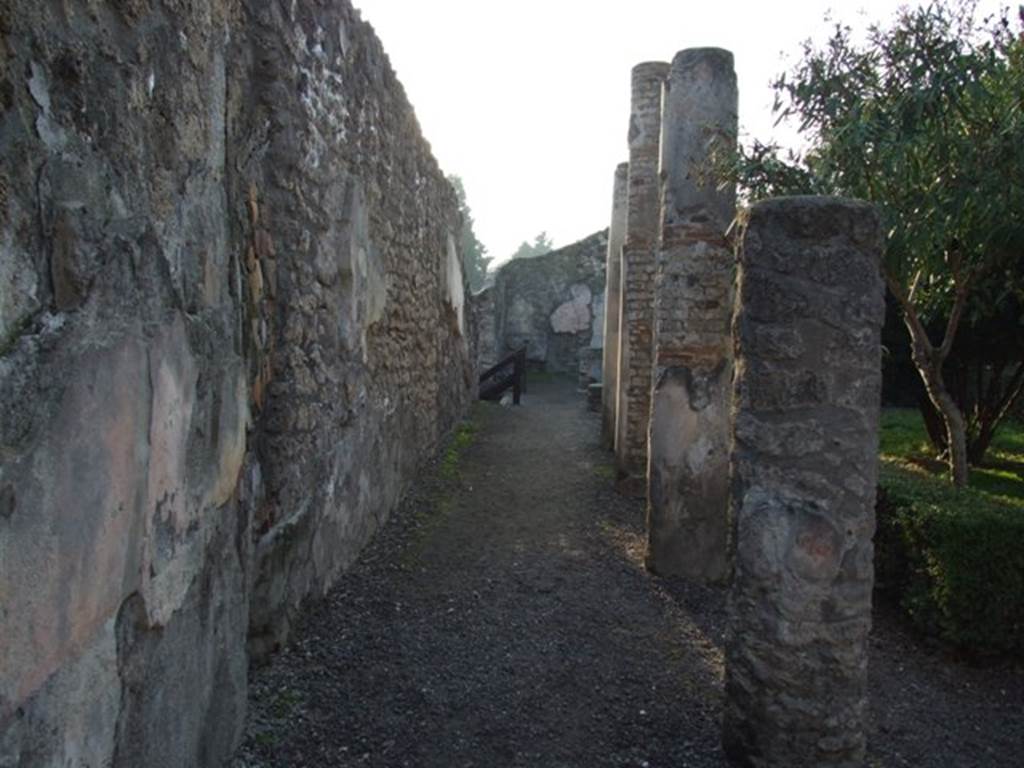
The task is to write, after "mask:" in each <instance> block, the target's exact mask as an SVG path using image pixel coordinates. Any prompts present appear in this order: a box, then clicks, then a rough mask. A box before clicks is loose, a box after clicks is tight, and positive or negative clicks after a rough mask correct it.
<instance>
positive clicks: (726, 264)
mask: <svg viewBox="0 0 1024 768" xmlns="http://www.w3.org/2000/svg"><path fill="white" fill-rule="evenodd" d="M737 98H738V97H737V92H736V73H735V71H734V70H733V58H732V54H731V53H729V52H728V51H723V50H721V49H720V48H693V49H690V50H685V51H680V52H679V53H678V54H676V57H675V58H674V59H673V61H672V69H671V71H670V72H669V76H668V80H667V81H666V83H665V90H664V97H663V105H662V115H661V173H660V177H661V180H662V188H661V241H660V244H659V250H658V259H657V268H656V274H655V282H654V285H655V290H654V374H653V375H654V382H653V390H652V392H651V419H650V442H649V452H650V456H649V460H648V473H647V479H648V494H647V498H648V502H647V536H648V539H647V567H648V568H650V569H651V570H652V571H655V572H657V573H662V574H672V575H677V576H686V577H689V578H693V579H699V580H707V581H720V580H723V579H725V578H726V577H727V576H728V574H729V560H728V540H729V524H728V518H729V515H728V511H729V401H730V397H731V395H732V391H731V377H732V359H731V358H732V355H731V350H732V339H731V337H730V335H729V324H730V322H731V320H732V296H733V291H732V280H733V264H734V261H735V258H734V255H733V251H732V248H730V247H729V245H728V243H727V242H726V236H725V233H726V231H727V230H728V229H729V225H730V224H731V223H732V219H733V216H734V215H735V210H736V192H735V189H734V188H733V187H732V186H729V187H726V188H720V187H719V186H718V184H717V181H716V178H715V175H714V173H713V169H712V167H711V164H712V161H713V153H714V152H715V151H716V150H717V151H724V152H731V151H732V149H733V147H735V144H736V121H737V117H736V113H737Z"/></svg>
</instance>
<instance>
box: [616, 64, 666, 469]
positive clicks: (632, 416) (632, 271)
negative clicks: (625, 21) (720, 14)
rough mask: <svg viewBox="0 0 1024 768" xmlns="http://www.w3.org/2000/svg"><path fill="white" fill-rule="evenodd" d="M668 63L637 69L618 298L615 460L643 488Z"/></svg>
mask: <svg viewBox="0 0 1024 768" xmlns="http://www.w3.org/2000/svg"><path fill="white" fill-rule="evenodd" d="M667 72H668V64H665V63H662V62H646V63H644V64H638V65H636V66H635V67H634V68H633V74H632V81H631V82H632V91H631V103H630V109H631V113H630V116H629V166H628V168H629V170H628V178H627V182H626V188H627V193H626V234H625V239H624V241H623V246H622V266H621V271H620V275H621V276H620V280H621V287H620V290H621V294H620V298H619V307H620V315H619V317H620V320H619V354H618V358H619V368H618V374H617V377H616V379H617V382H616V383H617V386H618V389H619V394H618V397H617V410H616V416H615V422H616V427H615V429H616V435H615V458H616V461H617V464H618V467H619V471H620V472H621V473H622V474H623V475H625V476H626V477H627V478H629V479H632V480H634V481H635V482H634V486H635V487H638V488H639V487H642V486H643V480H642V478H643V476H644V473H645V470H646V467H647V425H648V422H649V419H650V404H651V354H652V349H651V344H652V326H653V325H654V316H653V313H654V254H655V251H656V249H657V243H658V229H659V227H658V218H659V212H658V200H659V190H658V187H659V185H658V145H659V133H660V131H661V87H662V81H663V80H664V79H665V74H666V73H667Z"/></svg>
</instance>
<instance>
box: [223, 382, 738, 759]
mask: <svg viewBox="0 0 1024 768" xmlns="http://www.w3.org/2000/svg"><path fill="white" fill-rule="evenodd" d="M474 422H475V424H476V427H477V432H476V434H475V438H474V441H473V444H472V446H471V447H470V448H469V450H468V451H466V452H465V454H464V455H463V457H462V459H461V461H460V462H459V465H458V472H457V476H456V477H454V478H449V479H447V480H445V479H444V478H441V477H439V476H438V475H440V474H441V473H440V472H439V471H438V470H437V469H435V470H434V471H433V472H432V473H431V472H429V471H428V472H426V473H424V474H425V475H426V477H424V478H423V479H422V481H421V482H420V485H419V486H418V487H417V488H416V489H415V490H414V491H413V493H412V495H411V498H410V499H408V500H407V502H406V503H405V504H404V505H403V507H402V509H400V510H399V511H398V512H397V513H396V514H395V515H394V516H393V518H392V519H391V520H390V521H389V522H388V524H387V525H386V526H385V528H384V530H383V531H382V532H381V533H380V534H379V535H378V536H377V538H376V539H375V541H374V542H373V543H372V544H371V545H370V547H368V548H367V551H366V552H365V553H364V555H363V556H362V557H361V558H360V560H359V562H358V564H357V565H356V566H355V567H354V568H353V569H352V570H351V571H350V572H349V573H347V574H346V575H345V576H344V577H343V578H342V579H341V581H340V583H339V584H338V585H337V587H336V588H335V589H334V590H333V591H332V593H331V594H330V595H329V596H328V598H327V599H326V600H325V601H324V602H323V603H321V604H320V605H318V606H316V607H315V608H314V610H313V612H312V613H311V615H310V616H309V617H308V618H307V619H306V621H305V622H304V624H303V626H301V627H300V628H299V629H298V630H297V632H296V634H295V637H294V640H293V642H292V643H291V645H290V647H289V648H288V649H286V650H285V651H284V652H282V653H281V654H280V655H278V656H277V657H276V658H275V659H273V661H272V663H271V664H270V665H269V666H268V667H266V668H263V669H260V670H257V671H256V672H255V673H254V675H253V681H252V693H251V707H252V713H251V715H250V722H249V725H248V729H247V734H246V735H247V738H246V743H245V745H244V747H243V749H242V751H241V753H240V757H239V759H238V760H237V761H236V765H237V766H244V765H252V766H299V765H304V766H328V765H329V766H348V765H379V766H417V767H419V766H438V767H439V768H440V767H443V768H453V767H454V766H488V767H491V766H495V767H496V766H520V765H522V766H526V765H529V766H604V765H607V766H626V765H631V766H643V765H645V764H646V765H649V766H663V765H672V766H682V765H693V766H704V765H707V766H718V765H721V764H722V761H721V758H720V750H719V745H718V724H717V717H718V714H717V713H718V710H719V695H720V694H719V690H720V685H721V683H720V678H721V654H720V644H721V642H720V641H721V638H720V636H719V635H720V632H721V625H722V621H723V618H724V612H723V600H722V594H721V592H720V591H715V590H703V589H700V588H696V589H692V588H691V589H690V590H688V591H687V592H686V598H687V599H686V600H683V601H680V599H679V595H678V594H673V593H670V592H669V591H667V590H666V589H665V588H664V582H662V581H661V580H657V579H652V578H651V577H649V576H648V575H647V574H646V573H645V572H644V570H643V567H642V558H641V555H642V539H641V533H642V530H643V503H642V502H638V501H635V500H626V499H623V498H621V497H620V496H618V495H617V494H615V493H614V492H613V491H612V490H611V486H612V472H611V466H610V457H609V456H608V455H607V454H606V453H605V452H603V451H602V450H601V449H600V448H599V446H598V443H597V440H598V434H599V431H600V429H599V420H598V417H597V415H596V414H592V413H589V412H587V411H586V410H585V408H584V398H583V397H582V396H581V395H580V394H579V393H577V392H576V390H575V387H574V386H573V384H572V382H570V381H568V380H562V379H555V380H538V381H531V382H530V391H529V394H528V395H526V396H524V400H523V405H522V406H521V407H518V408H502V407H500V406H496V405H492V404H480V406H478V408H477V409H476V410H475V412H474Z"/></svg>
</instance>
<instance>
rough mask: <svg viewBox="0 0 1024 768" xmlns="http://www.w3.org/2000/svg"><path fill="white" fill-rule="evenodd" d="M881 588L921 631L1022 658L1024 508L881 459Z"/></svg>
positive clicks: (972, 649) (877, 558) (967, 646)
mask: <svg viewBox="0 0 1024 768" xmlns="http://www.w3.org/2000/svg"><path fill="white" fill-rule="evenodd" d="M881 469H882V471H881V478H880V483H881V486H880V488H879V497H878V508H877V511H878V531H877V533H876V536H875V570H876V577H877V582H878V585H879V588H880V589H883V590H886V591H890V592H892V593H894V594H895V595H896V596H898V599H899V601H900V604H901V605H902V607H903V609H904V610H905V611H906V612H907V614H908V615H909V617H910V619H911V620H912V621H913V623H914V624H915V625H917V626H918V627H919V628H920V629H921V630H922V631H924V632H925V633H926V634H928V635H933V636H937V637H939V638H941V639H942V640H944V641H946V642H948V643H951V644H953V645H955V646H957V647H959V648H961V649H963V650H965V651H969V652H972V653H975V654H979V655H991V654H1009V655H1012V656H1021V657H1024V509H1021V508H1020V507H1018V506H1013V505H1010V504H1006V503H1001V502H1000V501H998V500H996V499H993V498H992V497H990V496H987V495H985V494H982V493H979V492H977V491H974V490H972V489H969V488H968V489H964V490H960V491H956V490H954V489H953V488H951V487H950V486H948V485H947V484H945V483H944V482H942V481H937V480H936V479H935V478H932V477H930V476H928V475H926V474H922V473H920V472H918V471H916V470H915V469H914V468H913V467H912V466H911V465H907V464H903V463H900V462H896V461H883V462H882V468H881Z"/></svg>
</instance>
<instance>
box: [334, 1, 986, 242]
mask: <svg viewBox="0 0 1024 768" xmlns="http://www.w3.org/2000/svg"><path fill="white" fill-rule="evenodd" d="M353 2H354V4H355V5H356V7H357V8H360V9H361V10H362V15H363V18H364V19H365V20H367V21H369V22H370V23H371V24H372V25H373V26H374V28H375V29H376V31H377V34H378V36H379V37H380V38H381V40H382V41H383V43H384V48H385V50H386V51H387V52H388V54H389V56H390V58H391V63H392V65H393V67H394V68H395V71H396V72H397V73H398V77H399V79H400V80H401V81H402V83H403V84H404V85H405V89H406V92H407V93H408V95H409V99H410V100H411V101H412V104H413V106H414V107H415V109H416V114H417V116H418V118H419V121H420V125H421V126H422V128H423V133H424V135H425V136H426V138H427V140H428V141H430V143H431V145H432V147H433V150H434V154H435V156H436V157H437V159H438V161H439V162H440V164H441V168H442V169H443V170H444V172H445V173H449V174H450V173H454V174H458V175H459V176H461V177H462V179H463V181H464V182H465V186H466V194H467V199H468V202H469V206H470V208H471V209H472V212H473V216H474V218H475V220H476V224H475V230H476V233H477V236H478V237H479V238H480V239H481V240H482V241H483V243H484V244H485V245H486V246H487V248H488V253H489V255H491V256H493V257H495V258H496V260H503V259H505V258H507V257H508V256H509V255H510V254H511V253H512V252H513V251H514V250H515V249H516V247H517V246H518V244H519V243H520V242H521V241H522V240H527V239H532V238H533V236H534V235H536V234H537V233H538V232H540V231H541V230H546V231H547V232H548V233H549V234H550V236H551V237H552V238H554V240H555V244H556V246H560V245H566V244H568V243H571V242H574V241H575V240H578V239H580V238H582V237H585V236H586V235H588V234H591V233H592V232H595V231H597V230H598V229H601V228H603V227H605V226H607V225H608V219H609V217H610V213H611V196H612V189H611V188H612V177H613V174H614V171H615V166H616V165H617V164H618V163H620V162H623V161H625V160H627V159H628V154H627V147H626V127H627V123H628V120H629V73H630V69H631V68H632V67H633V65H634V64H637V63H639V62H641V61H652V60H657V61H671V59H672V56H673V55H674V54H675V52H676V51H678V50H681V49H683V48H692V47H697V46H717V47H722V48H727V49H729V50H731V51H732V52H733V53H734V55H735V57H736V71H737V76H738V80H739V92H740V116H739V117H740V129H741V132H742V133H746V134H747V135H752V136H757V137H759V138H762V137H767V136H769V135H770V134H771V133H772V118H771V102H772V93H771V90H770V88H769V85H768V84H769V81H770V80H771V79H772V78H773V76H775V75H776V74H778V73H779V72H781V71H783V70H785V69H788V68H789V66H791V65H792V64H793V63H794V62H795V60H796V58H797V57H798V56H799V51H800V43H801V42H802V41H803V40H806V39H807V38H808V37H814V38H815V39H819V40H820V39H822V38H823V37H824V36H825V35H827V32H828V29H829V24H828V23H827V22H826V21H825V16H826V14H827V13H829V9H830V8H832V9H835V10H834V11H833V12H832V14H831V15H832V17H833V18H834V19H835V20H837V21H843V22H849V23H851V24H854V25H857V26H864V25H865V24H866V22H871V21H878V20H883V19H884V20H888V19H890V18H891V17H892V15H893V14H894V12H895V11H896V9H897V8H899V7H900V6H901V5H906V4H908V3H904V2H897V1H896V0H846V1H845V2H837V0H788V1H787V2H786V3H769V2H764V1H763V0H748V1H746V2H741V1H740V0H717V1H716V0H704V1H703V2H680V1H679V0H676V1H674V2H672V1H666V0H629V2H622V1H621V0H617V1H615V2H610V1H609V0H515V1H514V2H513V1H512V0H502V1H501V2H498V1H497V0H431V2H423V1H422V0H353ZM909 4H911V5H916V4H920V3H919V2H911V3H909ZM999 5H1000V3H999V2H998V0H996V1H994V2H993V1H992V0H982V3H981V6H982V7H983V8H987V9H994V8H996V7H998V6H999ZM787 62H788V63H787ZM742 133H741V135H742Z"/></svg>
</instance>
